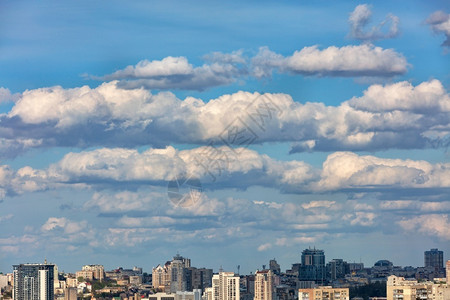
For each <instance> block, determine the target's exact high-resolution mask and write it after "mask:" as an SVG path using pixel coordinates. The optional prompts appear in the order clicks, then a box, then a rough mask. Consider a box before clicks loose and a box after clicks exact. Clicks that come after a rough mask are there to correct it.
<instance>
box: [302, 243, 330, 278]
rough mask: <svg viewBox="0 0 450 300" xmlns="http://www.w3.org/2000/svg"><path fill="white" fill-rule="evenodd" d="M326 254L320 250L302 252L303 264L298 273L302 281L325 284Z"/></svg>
mask: <svg viewBox="0 0 450 300" xmlns="http://www.w3.org/2000/svg"><path fill="white" fill-rule="evenodd" d="M325 271H326V267H325V253H324V251H323V250H319V249H316V248H314V249H311V248H309V249H305V250H303V252H302V264H301V266H300V268H299V271H298V273H299V274H298V279H299V280H300V281H314V282H316V283H320V284H323V283H324V282H325V280H326V274H325Z"/></svg>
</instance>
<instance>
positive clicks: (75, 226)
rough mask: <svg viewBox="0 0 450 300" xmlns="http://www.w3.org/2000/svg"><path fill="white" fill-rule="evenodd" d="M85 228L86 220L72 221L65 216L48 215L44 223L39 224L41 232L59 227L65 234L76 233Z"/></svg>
mask: <svg viewBox="0 0 450 300" xmlns="http://www.w3.org/2000/svg"><path fill="white" fill-rule="evenodd" d="M86 228H87V221H81V222H74V221H71V220H68V219H66V218H55V217H50V218H49V219H48V220H47V221H46V222H45V224H44V225H42V226H41V230H42V231H43V232H49V231H53V230H58V229H61V230H63V231H64V233H65V234H76V233H79V232H80V231H83V230H85V229H86Z"/></svg>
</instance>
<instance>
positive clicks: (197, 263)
mask: <svg viewBox="0 0 450 300" xmlns="http://www.w3.org/2000/svg"><path fill="white" fill-rule="evenodd" d="M308 250H313V251H314V252H315V251H316V250H317V251H319V252H323V255H324V256H325V265H326V264H328V263H331V262H332V261H334V260H336V259H338V260H339V259H342V260H343V261H344V262H346V263H362V264H363V265H364V268H371V267H373V266H374V265H376V263H377V262H380V261H385V260H387V261H390V262H392V263H393V266H396V267H414V268H420V267H427V258H426V253H427V252H430V251H434V250H439V249H430V250H425V251H423V252H422V257H423V261H422V264H419V265H412V264H406V265H400V264H396V263H395V262H393V261H391V260H390V259H389V258H380V259H378V260H376V261H374V262H373V263H372V264H366V263H365V262H363V261H356V260H351V259H350V260H347V259H343V258H342V257H333V258H327V255H326V250H324V249H319V248H316V247H308V248H306V249H304V250H303V251H302V252H305V251H306V252H308ZM302 252H300V254H299V258H298V260H297V261H292V262H288V263H287V264H286V265H281V264H280V261H279V260H277V258H276V257H272V258H268V259H267V261H262V262H261V264H260V265H256V266H254V268H253V269H252V267H250V266H247V267H246V269H243V270H242V271H240V270H241V265H240V264H239V262H234V263H235V264H234V265H232V266H231V267H229V268H224V266H223V265H220V266H210V265H206V264H203V263H202V262H201V261H194V262H193V264H194V265H193V266H195V267H199V268H207V269H208V268H210V269H212V270H213V272H214V274H218V273H219V271H220V270H223V271H224V272H234V273H235V274H241V275H248V274H255V271H261V270H266V269H270V262H271V261H272V259H274V260H275V262H277V263H278V264H279V265H280V269H281V272H285V271H286V270H290V269H291V268H292V266H293V265H294V264H302V256H303V255H302ZM439 252H441V251H440V250H439ZM424 254H425V255H424ZM183 255H185V254H183ZM424 256H425V257H424ZM171 257H172V256H171V255H168V256H167V257H166V259H164V260H162V261H160V262H155V264H154V265H149V266H147V264H144V263H143V262H136V263H134V264H129V265H117V266H108V265H107V264H103V263H101V262H91V263H83V264H81V265H78V266H75V269H73V270H72V269H70V270H69V269H67V270H66V269H64V267H61V266H64V263H61V262H55V261H52V260H51V259H48V258H45V259H44V260H43V261H34V262H25V261H22V262H19V263H16V264H14V265H18V264H54V265H57V266H58V268H59V270H60V271H61V272H65V273H73V274H74V273H75V272H76V271H78V270H81V269H83V268H82V266H87V267H89V266H94V267H95V266H97V265H100V266H104V269H105V271H106V270H111V271H112V270H116V269H118V268H124V269H127V268H135V267H139V268H142V270H143V272H146V273H148V274H153V271H155V270H157V271H158V268H161V270H162V267H163V266H164V263H165V262H169V261H170V258H171ZM443 257H447V255H446V254H445V252H444V253H443ZM173 259H174V260H176V259H183V261H184V259H187V260H188V261H189V263H188V266H189V267H190V266H191V257H190V256H189V255H185V256H182V255H180V253H176V255H175V254H174V256H173ZM447 261H449V259H444V260H443V261H442V267H443V268H444V269H445V263H446V262H447ZM311 264H312V262H307V263H306V264H305V265H311ZM14 265H12V266H11V270H12V268H13V266H14ZM244 266H245V263H244ZM264 266H265V267H266V268H264ZM233 267H234V269H233ZM11 270H1V269H0V273H3V274H7V273H10V271H11ZM89 270H90V269H89ZM246 270H247V271H246ZM305 280H306V279H305Z"/></svg>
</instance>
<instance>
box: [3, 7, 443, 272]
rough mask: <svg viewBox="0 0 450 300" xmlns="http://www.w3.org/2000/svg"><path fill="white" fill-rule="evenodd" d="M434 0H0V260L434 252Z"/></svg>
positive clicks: (408, 257)
mask: <svg viewBox="0 0 450 300" xmlns="http://www.w3.org/2000/svg"><path fill="white" fill-rule="evenodd" d="M449 6H450V5H449V4H448V2H447V1H433V2H429V1H428V2H425V1H407V2H406V1H395V2H392V1H367V2H355V1H314V2H310V1H283V2H282V3H279V2H278V1H245V2H243V1H221V2H219V1H193V2H185V1H152V2H148V1H133V2H132V3H129V2H124V1H108V2H107V3H106V2H103V1H66V2H65V3H58V4H55V3H53V2H50V1H40V2H34V1H2V2H1V3H0V113H1V114H0V196H1V197H2V198H1V200H0V228H1V230H0V250H1V251H0V271H3V272H9V271H10V269H11V265H12V264H16V263H21V262H26V261H27V262H36V261H42V260H43V259H44V257H46V258H47V259H48V260H51V261H53V262H54V263H57V264H58V265H60V268H61V269H64V270H66V271H75V270H77V269H79V268H80V267H81V266H82V265H83V264H91V263H99V264H104V265H105V266H106V268H114V267H117V266H119V265H120V266H124V267H128V266H133V265H139V266H141V267H143V268H144V270H148V271H150V269H151V268H152V267H154V266H156V265H157V264H158V263H161V262H164V261H165V260H167V259H169V258H170V257H171V256H172V255H174V254H175V253H176V252H177V251H178V252H180V254H182V255H184V256H187V257H190V258H191V259H192V262H193V265H196V266H205V267H210V268H214V269H215V270H216V271H217V270H218V268H219V267H220V266H223V268H224V269H228V270H235V268H236V265H238V264H240V265H241V270H242V271H244V272H250V271H254V270H255V269H256V268H259V267H261V265H262V264H267V262H268V260H269V259H271V258H273V257H275V258H277V260H278V262H279V263H281V266H282V268H283V269H287V268H289V267H290V265H291V264H292V263H295V262H298V261H300V253H301V251H302V250H303V249H304V248H307V247H309V246H316V247H317V248H322V249H324V250H325V254H326V256H327V260H329V259H333V258H343V259H345V260H347V261H359V260H362V261H363V262H364V263H365V264H366V265H369V266H370V265H373V263H374V262H375V261H377V260H378V259H389V260H391V261H393V262H394V264H396V265H413V266H421V265H422V264H423V251H425V250H428V249H430V248H439V249H441V250H444V251H445V257H446V259H448V258H449V256H448V253H449V252H450V248H449V246H448V245H449V241H450V231H449V229H448V228H450V220H449V212H450V199H449V197H448V194H449V188H450V182H449V179H448V178H450V164H449V154H448V145H449V139H450V124H449V120H450V98H449V93H448V89H449V84H450V77H449V72H448V70H449V69H450V60H449V57H450V56H449V55H450V54H449V49H450V48H449V43H450V42H449V37H450V21H449V15H448V14H449V12H450V7H449ZM258 109H259V110H258ZM255 113H256V114H255ZM258 113H259V114H258ZM230 129H237V130H238V131H241V130H244V131H245V132H246V133H247V134H248V135H247V136H246V138H247V139H245V138H244V139H243V140H241V141H244V142H239V140H234V141H233V139H232V138H230V135H229V134H230V133H231V131H230ZM245 141H247V142H245ZM205 166H206V167H205ZM184 177H190V178H196V179H198V180H199V182H201V185H202V190H201V194H200V195H198V194H195V193H194V194H195V195H194V194H192V197H191V198H189V197H187V202H183V203H181V204H180V203H176V205H174V203H173V202H171V201H170V200H171V198H170V197H169V196H170V194H169V195H168V193H167V187H168V183H169V182H174V181H173V180H174V179H176V178H184ZM183 188H184V189H183V190H182V192H180V195H185V194H184V193H185V192H189V191H191V192H192V188H191V190H189V188H188V187H183ZM195 191H196V189H195V188H194V192H195ZM172 200H173V199H172ZM374 249H376V250H374ZM399 249H403V250H402V251H399Z"/></svg>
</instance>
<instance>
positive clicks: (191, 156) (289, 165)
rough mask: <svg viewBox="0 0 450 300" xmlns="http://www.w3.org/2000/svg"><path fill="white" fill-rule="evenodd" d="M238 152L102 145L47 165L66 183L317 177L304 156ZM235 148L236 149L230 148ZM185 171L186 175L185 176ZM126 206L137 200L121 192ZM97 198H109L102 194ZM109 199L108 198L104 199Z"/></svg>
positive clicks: (282, 182)
mask: <svg viewBox="0 0 450 300" xmlns="http://www.w3.org/2000/svg"><path fill="white" fill-rule="evenodd" d="M239 150H241V152H240V154H239V155H237V156H234V157H232V158H231V157H230V158H228V157H226V156H221V157H217V158H216V159H215V158H214V156H207V157H204V153H214V152H215V151H220V152H221V153H228V154H225V155H232V151H230V150H229V148H227V147H218V148H212V147H211V146H205V147H201V148H196V149H191V150H182V151H178V150H176V149H174V148H173V147H167V148H165V149H149V150H147V151H144V152H142V153H139V152H138V151H136V150H131V149H105V148H103V149H97V150H93V151H85V152H80V153H69V154H67V155H65V156H64V158H63V159H62V160H61V161H59V162H58V163H56V164H53V165H51V166H50V167H49V169H48V174H49V176H51V177H52V178H55V179H56V180H58V181H59V182H62V183H80V182H83V183H88V182H93V183H95V182H97V183H100V184H102V183H105V184H108V182H109V183H111V182H135V183H144V182H148V183H153V184H156V185H158V184H161V183H162V184H167V182H169V181H172V180H174V179H175V178H176V177H177V176H195V177H196V178H200V179H201V180H202V182H203V184H207V183H209V184H210V185H211V184H214V185H217V186H222V187H227V186H229V187H236V188H246V187H248V186H251V185H271V186H276V187H278V188H280V189H291V188H294V187H298V188H301V186H304V185H306V184H307V183H308V182H309V181H310V180H313V179H314V177H315V176H316V174H315V170H314V169H313V168H312V167H311V166H309V165H308V164H306V163H304V162H300V161H277V160H273V159H271V158H270V157H268V156H267V155H259V154H258V153H257V152H255V151H252V150H249V149H239ZM230 152H231V153H230ZM180 174H181V175H180ZM120 196H121V202H122V204H123V205H125V206H126V207H127V208H130V207H133V206H134V205H135V200H136V199H133V198H129V195H128V194H126V193H124V194H121V195H120ZM98 201H101V202H103V201H105V202H106V200H102V199H101V198H100V199H97V200H96V202H98ZM105 204H106V203H105Z"/></svg>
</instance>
